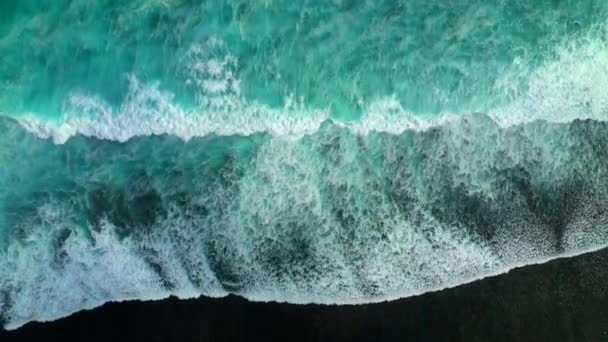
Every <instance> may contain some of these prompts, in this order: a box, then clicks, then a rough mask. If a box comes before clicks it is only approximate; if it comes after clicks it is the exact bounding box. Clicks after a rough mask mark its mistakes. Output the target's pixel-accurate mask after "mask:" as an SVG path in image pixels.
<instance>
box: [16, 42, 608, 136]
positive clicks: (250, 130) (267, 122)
mask: <svg viewBox="0 0 608 342" xmlns="http://www.w3.org/2000/svg"><path fill="white" fill-rule="evenodd" d="M556 54H557V56H558V57H557V58H556V59H554V60H549V61H548V62H546V63H545V64H544V65H541V66H540V67H538V68H537V69H530V68H529V67H522V65H523V64H525V63H523V62H522V61H520V60H516V61H515V62H514V63H513V67H512V68H511V69H510V71H508V72H505V73H504V74H503V75H502V76H501V77H499V78H498V81H497V82H496V84H495V87H494V88H495V89H494V92H495V93H497V94H504V97H505V99H507V100H508V101H507V104H506V105H502V106H499V107H496V108H494V109H487V108H481V109H480V108H471V109H470V112H466V111H462V112H458V113H456V112H444V113H439V114H425V113H414V112H412V111H410V110H407V109H405V108H406V106H405V105H404V104H403V103H400V102H399V100H398V99H397V98H396V97H395V96H391V95H388V96H386V97H384V98H378V99H376V100H372V101H369V102H368V103H367V104H363V107H364V111H363V115H362V117H361V118H360V119H359V120H356V121H349V122H344V121H336V120H333V119H332V118H331V113H330V111H329V110H328V109H327V108H309V107H307V106H306V105H305V104H304V103H305V101H304V99H298V100H297V101H296V100H294V99H293V98H292V97H289V96H288V97H286V98H285V101H284V106H283V107H282V108H272V107H269V106H267V105H263V104H260V103H258V102H256V101H251V100H246V99H244V98H243V97H242V96H241V91H240V85H241V80H240V79H239V77H238V75H237V72H238V59H237V58H236V57H235V56H233V55H231V54H230V52H229V51H227V49H226V47H225V46H224V44H223V43H222V42H221V41H220V40H218V39H215V38H212V39H210V40H209V41H207V42H205V43H202V44H194V45H193V46H192V47H191V48H190V50H189V51H188V52H187V54H186V56H185V57H184V58H183V64H184V66H185V70H186V71H187V73H188V80H187V84H188V85H190V86H191V87H193V88H194V90H195V92H196V101H197V105H196V106H195V107H194V108H191V109H184V108H181V107H180V106H179V105H177V104H175V103H174V102H173V95H172V94H171V93H168V92H163V91H161V90H160V89H159V86H158V85H146V84H143V83H141V81H139V80H138V79H137V77H136V76H135V75H131V76H129V84H130V86H129V92H128V95H127V96H126V98H125V100H124V102H123V104H122V105H121V106H120V108H118V109H117V110H113V109H112V107H111V106H110V105H109V104H108V103H107V102H105V101H104V100H103V99H100V98H97V97H95V96H90V95H85V94H74V95H72V96H71V97H70V98H69V99H67V100H66V102H65V106H64V110H63V118H62V119H60V120H59V121H58V122H48V121H46V120H42V119H39V118H38V117H36V115H22V116H20V117H19V121H20V122H21V123H22V125H23V126H24V127H25V128H27V129H28V130H29V131H31V132H33V133H34V134H36V135H38V136H40V137H43V138H52V139H53V141H55V142H56V143H64V142H65V141H67V139H69V138H70V137H72V136H74V135H77V134H80V135H84V136H87V137H95V138H99V139H109V140H116V141H121V142H123V141H126V140H128V139H130V138H133V137H136V136H148V135H162V134H169V135H175V136H178V137H180V138H182V139H184V140H189V139H191V138H193V137H198V136H206V135H210V134H216V135H250V134H255V133H264V132H265V133H269V134H271V135H274V136H292V137H296V138H297V137H300V136H302V135H305V134H310V133H314V132H315V131H316V130H318V128H319V127H320V126H321V124H322V123H323V122H324V121H328V120H329V121H333V122H334V123H336V124H338V125H341V126H344V127H347V128H349V129H351V130H352V131H354V132H356V133H357V134H368V133H370V132H375V131H376V132H387V133H391V134H400V133H402V132H404V131H406V130H416V131H423V130H427V129H429V128H432V127H437V126H440V125H444V124H446V123H448V122H453V121H455V120H458V119H461V118H463V117H466V116H468V115H471V113H474V112H478V111H480V110H482V111H483V112H484V113H485V114H487V115H488V116H489V117H491V118H492V119H493V120H494V121H495V122H496V123H497V124H498V125H500V126H502V127H509V126H513V125H520V124H525V123H529V122H532V121H536V120H544V121H547V122H571V121H573V120H575V119H593V120H598V121H604V120H606V119H608V96H606V94H605V89H608V46H607V45H606V43H605V42H604V39H601V38H599V39H598V38H593V39H591V38H589V39H587V40H582V41H578V42H576V43H568V44H565V45H564V46H562V47H560V48H558V50H557V53H556ZM522 74H523V75H522ZM522 77H524V78H525V79H527V81H526V82H524V84H525V87H524V89H520V88H521V87H520V85H519V84H520V81H518V80H521V79H522ZM514 87H515V88H514Z"/></svg>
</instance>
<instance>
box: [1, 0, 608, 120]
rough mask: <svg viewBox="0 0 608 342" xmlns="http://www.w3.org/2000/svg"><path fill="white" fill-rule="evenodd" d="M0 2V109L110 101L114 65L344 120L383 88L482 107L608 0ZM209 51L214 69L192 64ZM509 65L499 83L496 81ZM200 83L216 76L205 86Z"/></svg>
mask: <svg viewBox="0 0 608 342" xmlns="http://www.w3.org/2000/svg"><path fill="white" fill-rule="evenodd" d="M0 6H2V7H1V8H0V12H1V13H2V20H1V23H0V37H2V38H1V39H0V50H1V51H2V55H3V63H2V65H1V66H0V80H2V83H0V86H1V88H0V109H2V111H3V112H5V113H7V114H9V115H14V116H20V115H24V114H28V113H29V114H33V115H35V116H38V117H42V118H44V119H47V120H51V119H53V120H58V119H60V118H61V117H62V113H63V111H64V109H65V102H66V101H67V99H68V98H69V97H70V96H71V95H73V94H83V95H86V96H92V97H96V98H99V99H102V100H104V101H105V102H107V104H108V105H109V106H111V107H113V108H115V109H116V108H118V107H119V106H120V105H121V104H123V103H124V102H125V100H126V95H127V94H128V93H129V92H128V81H127V75H134V76H135V77H137V78H139V79H140V80H141V81H142V82H143V83H144V84H146V85H153V84H156V85H157V86H158V87H159V88H160V89H162V90H163V91H166V92H170V93H171V94H173V95H174V96H175V99H174V100H173V101H174V103H175V104H176V105H177V106H180V107H182V108H192V107H194V106H197V100H199V101H198V105H199V106H203V107H205V108H203V109H204V110H205V111H209V110H212V108H209V107H213V105H210V104H209V103H207V102H205V101H202V103H201V101H200V97H205V98H208V97H211V98H217V97H227V96H236V97H238V98H239V99H243V100H244V101H248V102H252V101H255V102H258V103H261V104H264V105H268V106H270V107H273V108H276V107H278V108H281V107H283V106H284V105H285V102H286V98H291V99H293V101H295V102H300V101H302V104H303V106H305V107H307V108H314V109H321V110H328V111H329V112H330V116H331V117H332V118H338V119H345V120H348V119H351V120H352V119H356V118H358V117H360V116H361V115H362V112H363V111H364V109H365V108H366V106H368V105H369V104H370V103H373V102H374V101H378V100H381V99H383V98H387V97H394V98H396V99H397V100H398V101H399V102H400V103H401V105H402V106H403V108H405V109H406V110H409V111H413V112H414V113H417V115H429V114H437V113H440V112H471V111H482V112H486V111H488V110H490V109H492V108H493V107H494V106H497V105H499V104H503V103H505V102H508V101H510V100H512V99H513V98H514V97H516V96H518V95H521V93H522V92H525V91H526V83H527V82H528V79H527V77H528V76H529V73H530V71H531V70H534V69H535V68H537V67H539V66H540V65H542V64H543V63H544V62H546V61H548V60H552V59H555V58H556V55H557V52H556V47H558V46H561V45H564V44H565V43H566V42H572V41H577V40H580V39H583V38H584V37H587V36H588V35H589V34H590V32H592V31H594V30H597V31H598V32H599V31H601V29H602V28H603V25H604V22H605V18H606V10H607V7H608V6H606V4H605V2H604V1H555V0H551V1H549V0H543V1H535V2H528V1H508V2H507V1H451V2H449V3H446V2H445V1H393V0H390V1H373V2H366V1H302V2H293V1H260V2H250V1H205V2H197V1H177V0H166V1H160V0H159V1H153V0H143V1H142V0H139V1H109V0H104V1H96V2H90V1H68V0H59V1H11V0H9V1H3V3H2V5H0ZM598 34H599V33H597V34H596V35H598ZM195 48H199V49H198V53H193V49H195ZM231 58H232V59H233V60H234V61H233V62H230V61H228V60H229V59H231ZM209 61H215V62H217V63H220V64H222V63H224V68H220V69H222V70H221V71H219V72H218V73H216V74H214V73H213V72H209V71H208V70H206V71H205V70H201V69H200V68H199V69H197V66H196V63H205V62H209ZM226 63H227V64H228V65H226ZM522 65H523V66H522ZM199 66H200V65H199ZM518 69H522V70H518ZM522 71H523V72H522ZM517 72H522V73H521V74H516V75H514V76H512V77H511V79H509V84H508V89H505V88H506V87H507V86H506V85H501V84H499V83H500V81H501V77H505V75H507V74H512V73H517ZM235 80H236V81H238V85H236V86H235V88H238V90H235V89H231V86H232V85H234V84H233V82H232V81H235ZM197 81H198V82H197ZM205 81H207V82H213V81H216V82H219V83H222V82H225V83H228V84H223V85H224V88H222V87H221V85H220V86H219V87H220V88H222V89H219V90H218V89H217V88H213V86H211V85H207V86H205V85H201V83H203V82H205ZM226 88H227V89H226ZM214 89H215V90H214ZM292 115H294V113H292Z"/></svg>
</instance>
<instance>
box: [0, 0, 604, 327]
mask: <svg viewBox="0 0 608 342" xmlns="http://www.w3.org/2000/svg"><path fill="white" fill-rule="evenodd" d="M607 11H608V3H605V2H603V1H592V0H588V1H577V2H569V1H562V2H555V1H534V2H532V1H529V2H527V1H519V2H503V1H475V0H470V1H453V2H450V3H445V2H444V1H413V0H408V1H374V2H368V1H346V0H344V1H337V0H336V1H307V2H302V3H293V2H288V1H260V2H253V1H208V2H204V3H198V2H196V1H185V0H164V1H160V0H132V1H123V2H120V3H117V2H115V1H110V0H107V1H97V2H94V3H92V2H89V1H84V0H83V1H80V0H78V1H67V0H58V1H13V0H8V1H3V2H2V3H0V54H1V55H2V59H1V60H0V323H2V325H3V326H4V327H5V328H7V329H15V328H18V327H20V326H21V325H23V324H25V323H27V322H30V321H48V320H54V319H58V318H61V317H64V316H66V315H69V314H71V313H73V312H76V311H79V310H83V309H90V308H94V307H96V306H99V305H102V304H103V303H106V302H109V301H121V300H130V299H139V300H151V299H162V298H166V297H168V296H171V295H174V296H178V297H180V298H192V297H198V296H201V295H204V296H210V297H222V296H226V295H228V294H236V295H240V296H243V297H245V298H247V299H250V300H256V301H280V302H289V303H299V304H304V303H322V304H363V303H371V302H379V301H385V300H391V299H396V298H402V297H407V296H413V295H418V294H422V293H425V292H429V291H436V290H440V289H443V288H446V287H453V286H457V285H460V284H464V283H467V282H471V281H475V280H477V279H481V278H484V277H487V276H490V275H495V274H499V273H503V272H507V271H508V270H510V269H512V268H515V267H520V266H525V265H529V264H533V263H540V262H545V261H548V260H551V259H554V258H559V257H568V256H573V255H578V254H581V253H585V252H589V251H594V250H597V249H601V248H604V247H605V246H607V245H608V229H607V228H608V212H607V211H606V206H605V203H608V201H607V200H608V189H607V187H608V133H607V132H608V122H606V121H607V119H608V95H607V94H606V91H607V89H608V36H607V35H606V33H607V32H606V24H608V22H607V19H608V13H607Z"/></svg>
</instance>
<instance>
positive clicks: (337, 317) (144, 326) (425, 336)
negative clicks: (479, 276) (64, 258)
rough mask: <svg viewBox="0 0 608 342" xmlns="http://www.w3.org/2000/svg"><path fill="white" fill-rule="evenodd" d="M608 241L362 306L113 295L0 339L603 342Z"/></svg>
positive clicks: (607, 331)
mask: <svg viewBox="0 0 608 342" xmlns="http://www.w3.org/2000/svg"><path fill="white" fill-rule="evenodd" d="M607 265H608V250H602V251H599V252H595V253H591V254H586V255H582V256H578V257H574V258H566V259H559V260H555V261H552V262H549V263H547V264H543V265H534V266H528V267H524V268H521V269H517V270H513V271H511V272H509V273H508V274H504V275H500V276H496V277H492V278H488V279H484V280H481V281H477V282H474V283H471V284H468V285H464V286H460V287H457V288H453V289H448V290H444V291H440V292H435V293H428V294H425V295H422V296H418V297H413V298H405V299H402V300H397V301H393V302H386V303H380V304H370V305H361V306H322V305H304V306H302V305H291V304H280V303H252V302H249V301H246V300H244V299H241V298H239V297H236V296H230V297H227V298H223V299H209V298H200V299H196V300H184V301H181V300H177V299H175V298H171V299H167V300H163V301H157V302H125V303H110V304H106V305H104V306H102V307H100V308H97V309H95V310H92V311H86V312H79V313H76V314H74V315H72V316H70V317H68V318H65V319H61V320H58V321H55V322H50V323H30V324H28V325H26V326H24V327H22V328H21V329H18V330H16V331H11V332H5V331H2V332H1V333H0V340H1V341H72V340H76V341H251V340H253V339H255V340H266V341H274V340H282V341H296V340H306V341H353V340H362V341H366V340H367V341H577V342H579V341H605V340H608V271H607V269H608V268H607Z"/></svg>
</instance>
